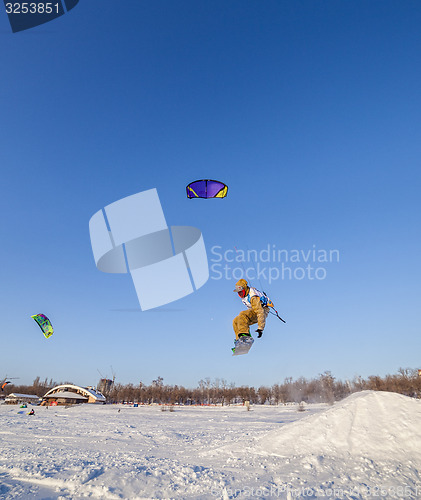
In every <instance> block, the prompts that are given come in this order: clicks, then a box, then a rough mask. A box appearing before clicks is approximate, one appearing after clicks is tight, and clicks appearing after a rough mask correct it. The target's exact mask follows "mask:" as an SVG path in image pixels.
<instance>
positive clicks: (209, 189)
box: [186, 179, 228, 198]
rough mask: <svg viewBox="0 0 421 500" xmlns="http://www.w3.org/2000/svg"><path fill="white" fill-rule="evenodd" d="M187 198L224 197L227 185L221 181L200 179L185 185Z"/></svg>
mask: <svg viewBox="0 0 421 500" xmlns="http://www.w3.org/2000/svg"><path fill="white" fill-rule="evenodd" d="M186 191H187V198H225V196H226V195H227V193H228V186H226V185H225V184H224V183H223V182H219V181H213V180H211V179H201V180H199V181H194V182H191V183H190V184H189V185H188V186H186Z"/></svg>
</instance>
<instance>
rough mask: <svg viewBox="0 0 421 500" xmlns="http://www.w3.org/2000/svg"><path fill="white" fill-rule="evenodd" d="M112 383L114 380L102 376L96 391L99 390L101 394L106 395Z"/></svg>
mask: <svg viewBox="0 0 421 500" xmlns="http://www.w3.org/2000/svg"><path fill="white" fill-rule="evenodd" d="M113 384H114V381H113V380H111V379H109V378H102V379H100V381H99V382H98V391H100V392H101V393H102V394H105V395H106V396H108V395H109V394H110V391H111V388H112V386H113Z"/></svg>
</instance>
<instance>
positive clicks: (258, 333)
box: [256, 328, 263, 339]
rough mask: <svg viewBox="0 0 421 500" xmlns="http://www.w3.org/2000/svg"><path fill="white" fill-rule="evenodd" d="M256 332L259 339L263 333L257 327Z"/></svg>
mask: <svg viewBox="0 0 421 500" xmlns="http://www.w3.org/2000/svg"><path fill="white" fill-rule="evenodd" d="M256 332H257V338H258V339H260V337H261V336H262V335H263V330H260V328H259V329H257V330H256Z"/></svg>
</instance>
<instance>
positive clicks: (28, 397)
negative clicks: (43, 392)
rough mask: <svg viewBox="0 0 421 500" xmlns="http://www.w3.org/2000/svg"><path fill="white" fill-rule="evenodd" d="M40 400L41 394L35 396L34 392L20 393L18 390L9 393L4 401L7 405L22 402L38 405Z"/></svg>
mask: <svg viewBox="0 0 421 500" xmlns="http://www.w3.org/2000/svg"><path fill="white" fill-rule="evenodd" d="M40 401H41V398H40V397H39V396H34V395H33V394H18V393H16V392H12V394H9V395H8V396H7V398H6V399H5V400H4V403H5V404H6V405H18V404H22V403H31V404H33V405H37V404H38V403H39V402H40Z"/></svg>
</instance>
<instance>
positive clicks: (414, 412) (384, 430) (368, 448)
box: [256, 391, 421, 460]
mask: <svg viewBox="0 0 421 500" xmlns="http://www.w3.org/2000/svg"><path fill="white" fill-rule="evenodd" d="M256 451H261V452H263V453H267V454H271V455H278V456H287V455H291V454H303V453H306V454H318V455H333V456H336V455H341V456H342V455H348V454H349V455H353V456H360V457H370V458H371V459H379V458H380V459H383V458H385V457H393V458H395V459H397V460H408V458H410V457H413V458H417V459H420V458H421V402H420V401H418V400H415V399H412V398H408V397H407V396H402V395H400V394H395V393H389V392H374V391H364V392H360V393H356V394H353V395H351V396H349V397H348V398H346V399H344V400H343V401H342V402H339V403H336V404H335V405H334V406H332V407H331V408H329V409H328V410H326V411H325V412H323V413H322V414H317V415H311V416H309V417H307V418H305V419H303V420H300V421H298V422H294V423H292V424H290V425H288V426H284V427H281V428H280V429H277V430H274V431H271V432H269V434H267V435H266V436H265V437H264V438H262V439H261V440H260V442H259V444H258V446H257V447H256Z"/></svg>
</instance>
